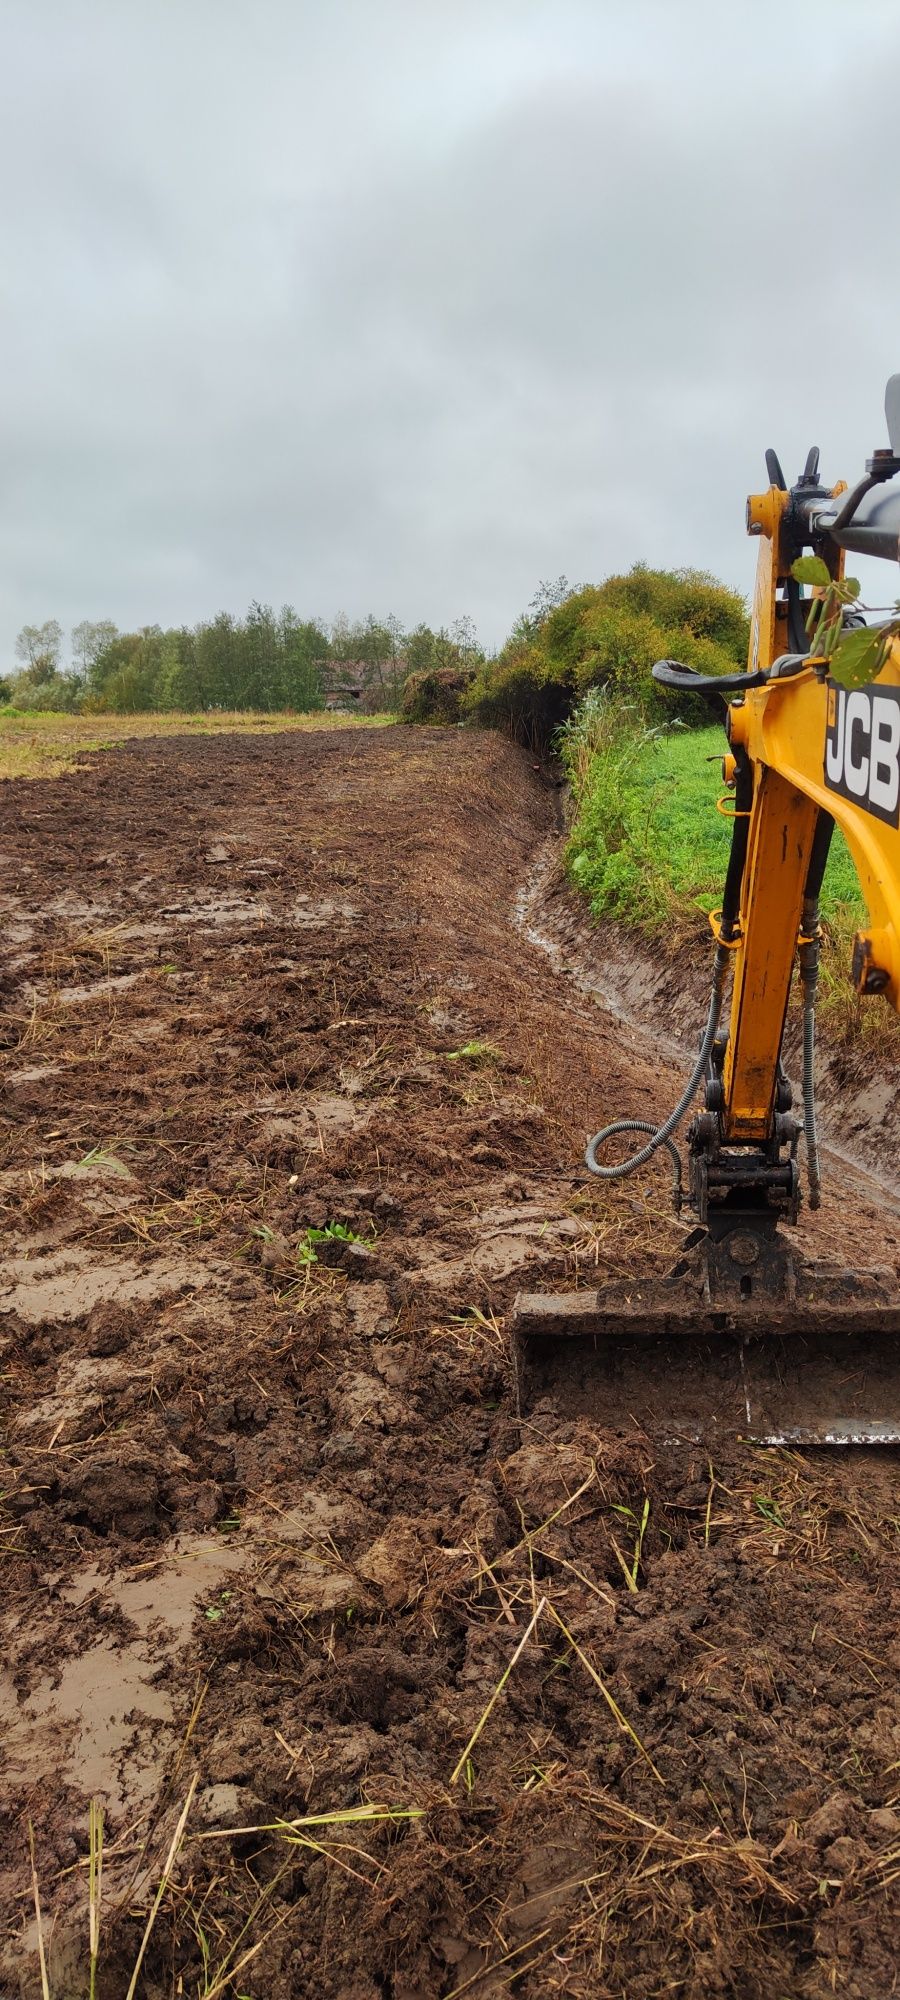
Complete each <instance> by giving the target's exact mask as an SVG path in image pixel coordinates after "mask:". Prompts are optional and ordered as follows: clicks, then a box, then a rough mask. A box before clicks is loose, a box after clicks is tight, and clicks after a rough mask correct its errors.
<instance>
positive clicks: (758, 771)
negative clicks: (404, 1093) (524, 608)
mask: <svg viewBox="0 0 900 2000" xmlns="http://www.w3.org/2000/svg"><path fill="white" fill-rule="evenodd" d="M885 410H886V415H887V421H888V435H889V445H888V447H887V448H886V449H885V448H881V449H879V450H877V451H875V452H874V453H873V455H872V457H871V458H870V459H869V460H868V462H867V466H866V471H865V474H864V475H863V477H862V478H860V479H859V480H858V481H857V483H856V485H855V486H854V487H853V488H852V490H850V491H848V490H847V488H846V487H845V486H843V485H838V486H836V487H834V488H828V487H826V486H823V485H822V484H821V483H820V480H819V453H818V450H817V449H815V448H814V449H813V450H812V451H811V452H810V453H809V456H808V458H807V461H806V464H805V467H804V469H803V471H802V473H801V474H800V476H799V478H798V479H797V480H796V482H795V483H794V485H793V486H791V487H789V486H788V485H787V482H786V481H785V479H784V475H783V473H782V470H781V466H780V464H779V461H778V459H777V457H776V455H775V453H774V452H771V451H770V452H767V454H766V465H767V470H768V473H769V481H770V483H769V487H768V489H767V491H766V492H764V493H760V494H755V495H752V496H751V498H750V499H749V501H748V503H747V529H748V532H749V533H750V534H751V535H754V536H756V537H758V538H759V545H760V546H759V558H758V563H757V575H756V585H755V590H754V598H753V607H752V616H751V630H750V649H749V657H748V665H747V671H746V673H734V674H728V675H725V676H721V677H718V678H711V677H708V676H704V675H700V674H697V673H695V672H693V671H692V670H691V669H690V668H688V667H685V666H683V665H681V664H680V663H679V662H677V661H672V660H664V661H659V662H657V665H656V666H655V667H654V669H653V673H654V677H655V679H656V680H657V681H658V682H659V683H660V684H661V685H662V686H664V687H667V688H670V689H672V690H673V691H676V692H677V691H685V690H689V691H690V692H691V693H692V694H701V695H704V696H707V697H708V698H709V699H710V700H711V701H712V702H714V703H715V704H716V705H717V706H718V705H720V704H721V703H722V702H723V701H724V703H725V730H726V735H727V738H728V749H727V754H726V757H725V760H724V772H725V779H726V784H727V785H728V786H729V787H730V788H731V789H732V791H733V794H734V812H733V828H732V842H731V853H730V858H729V863H728V869H727V874H726V879H725V884H724V888H723V897H722V907H721V910H720V911H719V912H717V914H716V916H715V918H714V919H713V929H714V934H715V951H714V959H713V977H712V989H711V995H710V1004H709V1011H708V1015H707V1021H706V1026H705V1029H704V1032H703V1035H702V1037H701V1042H700V1049H699V1053H698V1057H697V1061H696V1063H695V1065H694V1068H693V1070H692V1072H691V1075H690V1077H689V1079H688V1081H687V1083H686V1085H685V1088H684V1090H683V1092H682V1095H681V1098H680V1099H679V1102H678V1104H677V1105H676V1106H675V1108H674V1110H673V1111H672V1113H671V1114H670V1116H669V1117H668V1118H667V1119H666V1120H665V1121H664V1122H663V1123H662V1124H661V1125H659V1126H658V1127H652V1126H648V1125H646V1124H645V1123H642V1122H641V1121H635V1120H628V1119H625V1120H621V1119H620V1120H616V1121H615V1123H613V1124H611V1125H608V1126H606V1127H604V1128H603V1129H602V1130H601V1131H600V1132H598V1133H596V1134H595V1135H594V1137H593V1138H592V1140H591V1141H590V1144H589V1146H588V1149H587V1154H586V1164H587V1167H588V1169H589V1171H590V1172H591V1173H593V1174H595V1175H597V1176H598V1177H599V1178H601V1179H608V1180H612V1179H619V1178H621V1177H622V1176H623V1175H624V1174H627V1173H630V1172H633V1171H636V1170H637V1169H638V1168H640V1167H641V1166H643V1165H644V1164H645V1163H646V1162H647V1161H648V1160H649V1159H650V1158H651V1157H652V1156H653V1154H654V1153H655V1152H657V1151H658V1150H659V1149H660V1147H665V1148H666V1149H667V1150H668V1151H669V1153H670V1155H671V1154H674V1155H675V1159H676V1162H677V1164H678V1172H677V1175H676V1187H677V1189H678V1198H679V1200H680V1190H681V1184H682V1175H681V1170H680V1161H679V1160H678V1155H677V1150H676V1147H675V1140H674V1134H675V1133H676V1131H677V1130H678V1128H679V1127H680V1126H681V1125H682V1122H683V1120H684V1119H685V1118H686V1117H687V1116H688V1113H689V1111H690V1110H691V1107H692V1106H694V1104H695V1100H696V1099H697V1097H698V1094H699V1093H700V1092H701V1091H702V1103H701V1104H700V1105H699V1106H698V1107H697V1108H695V1109H694V1111H693V1116H692V1117H691V1121H690V1124H689V1126H688V1129H687V1133H686V1140H687V1149H688V1195H687V1199H688V1202H689V1205H690V1207H691V1208H692V1210H693V1213H694V1225H695V1226H694V1228H693V1229H692V1231H691V1233H690V1235H689V1236H688V1238H687V1241H686V1243H685V1246H684V1249H683V1252H682V1255H681V1257H680V1258H679V1261H678V1263H677V1264H676V1266H675V1268H674V1270H672V1271H671V1272H670V1273H669V1274H668V1275H667V1276H666V1277H664V1278H659V1277H651V1276H648V1277H647V1279H646V1281H645V1282H640V1281H639V1282H637V1283H636V1284H635V1285H634V1286H633V1287H632V1288H631V1290H630V1292H629V1294H628V1296H627V1297H623V1293H622V1287H621V1285H615V1286H608V1287H606V1288H603V1289H601V1290H599V1291H579V1290H576V1291H572V1292H568V1293H563V1294H558V1295H545V1294H540V1293H538V1294H535V1293H522V1294H520V1295H519V1297H518V1299H517V1300H516V1303H515V1307H514V1313H513V1331H514V1348H515V1353H516V1359H517V1374H518V1388H519V1394H520V1396H521V1397H522V1398H524V1399H525V1400H526V1401H527V1402H528V1403H529V1404H533V1403H534V1402H535V1400H539V1399H540V1398H541V1397H542V1396H549V1397H551V1399H552V1403H553V1406H554V1408H555V1409H557V1410H560V1411H561V1412H566V1413H570V1414H572V1413H575V1412H581V1411H585V1410H590V1411H592V1412H593V1413H595V1414H596V1415H597V1416H598V1417H600V1418H602V1420H603V1421H604V1422H606V1423H611V1424H613V1425H616V1424H621V1423H626V1422H629V1421H632V1420H637V1421H638V1422H639V1423H640V1424H641V1425H642V1426H643V1427H644V1428H646V1429H648V1430H649V1431H651V1432H653V1431H657V1432H658V1431H660V1430H662V1431H664V1432H665V1433H666V1434H667V1435H669V1436H672V1437H685V1438H690V1439H695V1440H700V1439H702V1440H706V1441H711V1440H712V1438H713V1437H714V1436H715V1435H716V1434H718V1435H722V1433H723V1432H724V1431H730V1432H731V1433H732V1434H737V1435H742V1436H744V1437H747V1438H750V1439H753V1440H755V1441H756V1442H758V1443H760V1444H783V1445H809V1444H823V1445H824V1444H831V1445H833V1444H842V1445H847V1444H878V1445H884V1444H895V1443H898V1442H900V1293H898V1289H897V1285H896V1282H895V1280H894V1277H893V1274H892V1273H890V1272H887V1271H851V1270H847V1269H846V1268H844V1267H839V1266H825V1265H824V1264H822V1263H821V1262H814V1261H811V1260H809V1259H808V1258H806V1257H805V1256H804V1255H803V1254H801V1253H800V1252H798V1251H797V1250H796V1249H795V1248H794V1247H793V1245H792V1243H791V1240H790V1237H789V1236H788V1235H787V1234H786V1230H787V1229H790V1228H791V1227H792V1225H794V1224H796V1223H797V1221H798V1219H799V1215H800V1210H801V1201H802V1194H803V1190H802V1185H801V1174H800V1159H799V1149H800V1143H801V1139H805V1150H806V1182H807V1189H806V1192H807V1199H808V1201H809V1205H810V1207H811V1208H816V1207H818V1205H819V1150H818V1140H817V1133H816V1110H815V1090H814V1075H813V1071H814V1050H815V1008H816V993H817V984H818V966H819V950H820V929H819V892H820V889H821V885H822V879H823V875H824V871H825V864H826V860H827V856H828V850H829V844H830V841H831V836H832V833H833V830H834V826H835V824H837V825H839V826H840V827H841V829H842V831H843V833H844V835H845V838H846V841H847V844H848V847H849V849H850V853H851V856H852V858H853V861H854V863H855V866H856V871H857V874H858V876H859V880H860V884H861V887H862V890H863V894H864V896H865V900H866V904H867V909H868V913H869V919H870V921H869V924H868V926H867V927H866V928H865V929H864V930H861V931H860V933H859V934H858V936H857V938H856V942H855V946H854V953H853V976H854V981H855V984H856V987H857V990H858V991H859V993H860V994H876V993H882V994H884V995H886V997H887V998H888V999H889V1001H890V1002H891V1004H892V1005H893V1006H894V1007H895V1008H897V1009H900V641H898V640H897V639H895V638H894V637H893V631H892V628H890V627H889V628H888V629H887V630H886V631H884V632H882V633H880V634H879V632H878V630H877V629H876V630H875V631H874V632H872V633H871V643H870V634H869V632H868V629H867V628H864V626H863V621H861V620H860V618H859V614H858V613H856V612H854V610H853V607H852V605H851V604H849V603H848V602H847V592H846V591H844V590H843V588H842V586H843V578H844V553H845V550H847V549H853V550H856V551H861V552H863V553H865V554H869V555H876V556H881V557H884V558H890V559H891V560H893V561H894V562H896V561H897V559H898V555H900V481H898V483H897V484H896V485H894V484H892V482H893V481H895V479H896V477H897V474H898V473H900V375H895V376H893V377H892V378H891V380H890V382H889V383H888V388H887V394H886V398H885ZM808 553H811V554H812V555H813V557H815V558H816V563H815V565H814V573H815V575H816V576H818V577H821V578H823V579H824V585H825V588H824V591H823V588H822V586H821V585H818V586H817V588H816V590H815V591H814V596H815V595H817V596H818V597H819V598H822V599H823V608H822V616H821V618H820V619H819V622H818V625H817V628H816V638H815V643H814V645H813V646H811V644H810V638H809V634H808V629H807V628H808V626H809V625H810V623H811V622H812V621H811V615H810V599H809V598H807V597H805V595H804V586H803V584H802V582H801V581H799V580H798V577H797V575H796V574H795V570H796V568H797V566H798V560H799V559H801V558H803V557H805V556H807V554H808ZM799 567H800V570H801V573H802V570H803V563H802V562H799ZM825 600H827V607H828V608H827V615H826V608H825V602H824V601H825ZM845 625H855V627H856V630H857V632H859V633H860V640H859V644H858V647H857V653H858V659H857V666H856V671H855V673H854V674H853V675H852V676H848V675H845V676H844V680H846V679H848V678H849V679H850V680H851V684H850V685H845V684H844V680H842V679H841V678H838V677H836V673H833V672H832V670H831V669H832V666H834V667H835V668H836V669H837V667H838V660H839V657H840V656H839V654H838V653H837V652H836V650H835V644H836V638H837V636H838V633H839V632H843V628H844V626H845ZM863 655H865V659H866V660H867V661H868V668H869V672H868V674H867V673H866V672H865V671H864V668H865V661H864V660H863ZM860 663H862V665H861V664H860ZM795 967H796V968H797V970H798V972H799V978H800V984H801V989H802V1003H803V1081H802V1093H801V1095H802V1104H801V1106H799V1107H798V1106H797V1105H795V1101H794V1093H793V1090H792V1086H791V1084H790V1082H789V1080H788V1078H787V1075H786V1073H785V1070H784V1067H783V1062H782V1045H783V1040H784V1029H785V1020H786V1016H787V1007H788V998H789V994H790V989H791V982H792V979H793V976H794V971H795ZM635 1130H637V1131H643V1132H645V1133H647V1134H648V1137H647V1139H646V1141H645V1143H644V1144H642V1145H640V1146H639V1147H638V1149H637V1150H636V1151H635V1152H634V1153H633V1154H632V1155H631V1156H630V1158H629V1159H627V1160H625V1161H624V1162H622V1163H620V1164H615V1165H610V1164H607V1163H606V1162H604V1160H603V1159H602V1158H601V1154H602V1153H603V1150H604V1148H605V1147H606V1144H607V1141H609V1140H610V1139H612V1138H613V1137H614V1136H615V1135H616V1134H619V1133H621V1132H623V1131H635Z"/></svg>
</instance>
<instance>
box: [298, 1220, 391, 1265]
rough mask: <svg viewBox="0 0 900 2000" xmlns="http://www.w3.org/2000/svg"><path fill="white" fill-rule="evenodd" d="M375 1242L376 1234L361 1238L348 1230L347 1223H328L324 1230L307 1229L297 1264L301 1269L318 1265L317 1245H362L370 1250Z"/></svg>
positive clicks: (352, 1230)
mask: <svg viewBox="0 0 900 2000" xmlns="http://www.w3.org/2000/svg"><path fill="white" fill-rule="evenodd" d="M374 1241H375V1235H374V1232H373V1234H372V1235H371V1236H359V1235H357V1233H356V1231H355V1230H354V1229H349V1228H348V1226H347V1224H346V1222H326V1224H325V1227H324V1229H307V1231H306V1234H305V1235H304V1236H303V1237H301V1239H300V1242H299V1243H298V1245H297V1250H296V1262H297V1263H298V1264H299V1265H300V1267H301V1269H307V1268H308V1267H309V1265H310V1264H317V1263H318V1261H319V1259H318V1255H317V1253H316V1244H317V1243H362V1244H364V1246H365V1248H366V1249H367V1250H370V1249H371V1247H372V1244H373V1243H374Z"/></svg>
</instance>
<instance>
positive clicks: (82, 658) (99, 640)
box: [71, 618, 119, 681]
mask: <svg viewBox="0 0 900 2000" xmlns="http://www.w3.org/2000/svg"><path fill="white" fill-rule="evenodd" d="M118 636H119V633H118V627H117V626H116V625H114V624H113V621H112V619H111V618H96V619H95V618H82V620H81V623H80V625H73V627H72V641H71V643H72V662H73V665H74V667H75V671H76V673H77V674H78V675H79V676H80V678H81V679H82V680H85V681H86V680H89V679H90V675H91V671H92V668H93V667H94V665H95V663H96V661H97V660H99V659H100V657H101V654H103V653H104V652H105V651H106V648H107V646H111V645H112V642H113V640H114V639H117V638H118Z"/></svg>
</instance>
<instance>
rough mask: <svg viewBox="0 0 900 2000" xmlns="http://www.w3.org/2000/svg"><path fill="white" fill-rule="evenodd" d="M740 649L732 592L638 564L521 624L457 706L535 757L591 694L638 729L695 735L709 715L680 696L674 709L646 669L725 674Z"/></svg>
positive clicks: (740, 627)
mask: <svg viewBox="0 0 900 2000" xmlns="http://www.w3.org/2000/svg"><path fill="white" fill-rule="evenodd" d="M747 641H748V622H747V616H746V612H745V609H744V605H743V601H742V599H741V598H740V597H739V596H738V594H737V592H736V591H733V590H729V589H728V588H727V586H726V585H724V584H719V583H717V582H716V581H715V578H713V577H710V576H707V575H706V574H705V573H704V572H702V571H700V570H671V571H670V570H651V569H647V568H646V567H645V566H644V565H643V564H637V565H636V566H635V568H634V569H633V570H630V571H629V573H628V575H627V576H612V577H608V578H607V580H606V582H605V583H603V584H600V585H593V584H591V585H587V586H585V588H584V589H582V590H577V591H572V592H571V593H570V594H569V596H568V597H567V598H565V600H564V601H563V602H562V603H561V604H558V605H556V606H555V607H554V608H553V609H551V610H550V611H548V613H547V614H546V615H545V616H544V617H543V618H542V619H541V620H540V622H539V623H538V624H537V625H531V626H528V625H527V621H525V623H523V621H520V622H519V625H518V626H517V627H516V630H515V633H514V635H513V637H512V638H511V639H510V640H509V641H508V642H507V644H506V646H504V648H503V650H502V652H501V653H500V654H499V655H498V657H497V658H496V659H495V660H488V661H486V662H485V663H484V665H483V666H482V667H481V668H480V670H479V672H478V673H477V674H476V676H475V679H474V681H473V682H472V685H471V688H470V690H469V692H468V695H467V697H466V700H465V704H464V706H465V710H466V713H467V714H468V715H469V716H471V718H472V719H473V720H474V721H477V722H481V723H485V724H488V725H490V726H493V727H495V728H501V729H505V730H507V731H508V732H509V734H510V735H513V736H516V737H518V738H519V739H520V740H521V741H524V742H528V743H530V744H531V745H532V746H533V747H534V748H536V749H540V750H546V749H547V747H548V745H549V743H550V740H551V738H552V736H553V733H554V731H555V730H556V729H558V728H559V726H560V724H561V723H562V722H564V720H565V718H566V716H567V715H569V714H570V712H571V710H572V708H573V707H574V705H575V703H576V702H577V701H578V699H579V698H580V697H581V696H583V695H584V694H585V693H586V692H587V691H588V690H589V689H590V688H608V689H609V690H610V692H611V693H612V694H614V695H615V696H616V697H618V698H619V699H621V700H624V701H626V702H633V703H635V704H636V705H637V709H638V710H639V714H640V717H641V718H642V719H643V720H644V722H646V723H650V724H652V723H655V722H671V721H672V720H673V719H674V716H675V715H676V713H677V715H678V716H679V717H680V718H681V719H682V720H684V721H686V722H688V723H690V724H692V725H695V726H698V727H699V726H702V725H704V724H706V723H708V722H709V708H708V705H707V704H706V703H705V702H704V701H702V700H701V699H700V697H699V696H691V695H682V696H681V697H679V699H678V703H677V708H676V704H675V702H674V701H673V699H672V697H671V695H668V694H667V693H666V692H665V691H664V690H663V689H661V688H659V687H657V685H656V682H655V681H654V680H653V678H652V675H651V668H652V666H653V664H654V661H656V660H660V659H678V660H683V661H684V662H685V664H686V665H688V666H693V667H696V668H697V669H698V670H699V671H700V672H701V673H707V674H714V675H715V674H724V673H733V671H734V668H735V666H736V665H740V666H743V665H744V664H745V661H746V654H747Z"/></svg>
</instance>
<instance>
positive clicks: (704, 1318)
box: [513, 1242, 900, 1447]
mask: <svg viewBox="0 0 900 2000" xmlns="http://www.w3.org/2000/svg"><path fill="white" fill-rule="evenodd" d="M773 1247H777V1251H778V1253H779V1256H778V1259H777V1268H776V1269H775V1271H774V1273H772V1272H770V1273H768V1274H767V1275H768V1277H769V1279H770V1282H769V1283H768V1284H767V1283H766V1282H765V1275H763V1281H762V1283H760V1282H759V1279H758V1278H757V1279H756V1281H755V1282H754V1283H753V1285H752V1286H751V1287H750V1288H749V1289H746V1288H745V1290H744V1291H742V1290H741V1278H740V1277H738V1279H737V1282H733V1281H732V1280H731V1277H730V1273H729V1274H726V1276H725V1282H722V1275H723V1274H722V1270H721V1266H722V1263H723V1261H724V1259H723V1256H722V1255H721V1254H720V1248H719V1246H716V1245H712V1246H711V1245H710V1244H709V1243H708V1242H707V1243H706V1244H705V1245H703V1246H701V1247H700V1248H699V1249H698V1248H696V1247H695V1248H694V1249H693V1251H692V1253H691V1254H689V1255H688V1257H686V1258H685V1259H683V1260H682V1262H681V1263H680V1264H679V1265H678V1266H676V1269H675V1271H674V1272H672V1273H671V1274H670V1275H669V1276H668V1277H665V1278H655V1279H653V1278H651V1279H648V1281H647V1282H646V1284H642V1283H640V1282H636V1283H635V1284H634V1286H633V1287H632V1288H631V1289H630V1290H629V1291H627V1292H625V1291H624V1290H623V1287H622V1285H621V1284H617V1285H614V1286H613V1285H609V1286H606V1287H604V1288H602V1289H601V1290H599V1291H575V1292H565V1293H561V1294H545V1293H540V1292H520V1293H519V1296H518V1298H517V1299H516V1301H515V1306H514V1308H513V1339H514V1353H515V1361H516V1378H517V1393H518V1397H519V1404H520V1409H521V1410H522V1411H523V1413H524V1412H526V1411H530V1410H534V1409H535V1408H536V1406H537V1405H540V1406H541V1407H542V1408H546V1407H547V1406H548V1404H549V1406H550V1407H552V1409H553V1411H554V1413H556V1414H559V1415H560V1416H563V1417H571V1416H576V1415H589V1416H591V1417H593V1418H594V1419H595V1420H596V1421H598V1422H599V1423H602V1424H603V1425H604V1426H605V1427H609V1428H611V1429H618V1430H621V1429H624V1428H626V1427H631V1426H633V1425H637V1426H638V1427H639V1428H640V1429H641V1430H644V1431H646V1432H647V1433H648V1434H649V1435H650V1436H656V1437H658V1438H660V1439H666V1440H671V1441H675V1440H678V1439H684V1440H686V1441H691V1442H693V1443H704V1444H709V1445H712V1443H713V1442H714V1441H715V1440H716V1439H722V1438H723V1437H726V1436H730V1437H732V1438H743V1439H746V1440H748V1441H750V1442H753V1443H756V1444H760V1445H787V1446H797V1447H802V1446H808V1445H893V1444H898V1443H900V1298H898V1296H897V1292H896V1286H895V1285H893V1286H892V1282H891V1279H890V1278H889V1276H888V1274H886V1273H881V1272H877V1271H874V1272H873V1271H869V1272H853V1273H850V1272H846V1271H838V1270H829V1269H826V1268H824V1267H822V1266H818V1267H816V1266H813V1265H810V1264H805V1263H803V1264H801V1263H800V1261H799V1260H796V1262H795V1260H794V1259H793V1257H792V1256H791V1253H790V1252H789V1251H787V1250H786V1248H785V1246H784V1245H783V1244H781V1243H778V1244H777V1246H773ZM726 1254H727V1253H726ZM742 1275H743V1278H744V1283H745V1287H746V1273H744V1274H742ZM717 1279H718V1282H717ZM892 1294H893V1295H892Z"/></svg>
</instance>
